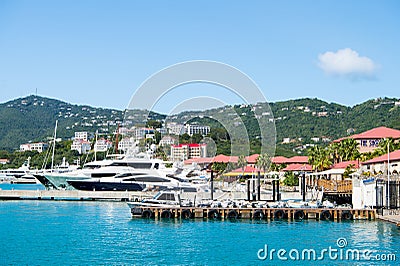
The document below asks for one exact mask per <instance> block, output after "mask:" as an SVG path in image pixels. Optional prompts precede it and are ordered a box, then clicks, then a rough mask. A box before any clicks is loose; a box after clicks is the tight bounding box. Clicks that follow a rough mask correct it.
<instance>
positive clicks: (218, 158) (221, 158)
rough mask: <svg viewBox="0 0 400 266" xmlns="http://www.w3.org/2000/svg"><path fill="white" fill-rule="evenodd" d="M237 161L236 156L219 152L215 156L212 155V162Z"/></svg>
mask: <svg viewBox="0 0 400 266" xmlns="http://www.w3.org/2000/svg"><path fill="white" fill-rule="evenodd" d="M237 161H238V157H237V156H226V155H223V154H219V155H217V156H215V157H214V159H213V162H217V163H229V162H232V163H237Z"/></svg>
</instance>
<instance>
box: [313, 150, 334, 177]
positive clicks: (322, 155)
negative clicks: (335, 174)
mask: <svg viewBox="0 0 400 266" xmlns="http://www.w3.org/2000/svg"><path fill="white" fill-rule="evenodd" d="M308 162H309V164H311V165H312V167H313V169H314V170H316V171H323V170H325V169H328V168H329V167H330V166H331V165H332V160H331V157H330V152H329V149H327V148H321V147H320V146H318V145H315V146H314V147H311V148H310V149H309V150H308Z"/></svg>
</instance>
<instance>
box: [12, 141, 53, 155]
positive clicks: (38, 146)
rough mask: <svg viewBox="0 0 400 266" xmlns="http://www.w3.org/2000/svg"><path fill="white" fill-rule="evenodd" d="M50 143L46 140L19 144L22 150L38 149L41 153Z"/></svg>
mask: <svg viewBox="0 0 400 266" xmlns="http://www.w3.org/2000/svg"><path fill="white" fill-rule="evenodd" d="M48 147H49V144H47V143H44V142H36V143H26V144H21V145H20V146H19V150H20V151H37V152H39V153H41V152H43V151H45V150H47V148H48Z"/></svg>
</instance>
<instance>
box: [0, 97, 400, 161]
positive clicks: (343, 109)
mask: <svg viewBox="0 0 400 266" xmlns="http://www.w3.org/2000/svg"><path fill="white" fill-rule="evenodd" d="M263 105H266V103H258V104H257V105H244V104H243V105H235V106H229V107H228V106H226V107H221V108H216V109H210V110H205V111H190V112H189V111H188V112H182V113H179V114H176V115H172V116H167V118H166V116H165V115H162V114H157V113H153V112H152V113H151V119H156V120H164V119H165V118H166V119H167V121H170V122H177V123H184V122H188V121H192V122H195V121H197V122H199V123H203V124H205V125H210V126H211V128H213V127H214V128H215V127H221V124H220V123H219V122H218V121H216V120H215V118H216V117H218V116H222V115H223V114H224V112H226V111H227V110H229V111H231V112H232V111H233V112H235V113H236V114H237V115H236V116H237V117H236V118H235V119H237V120H235V121H236V122H237V121H240V123H243V124H244V125H245V126H246V128H247V131H248V134H249V137H250V138H251V139H252V140H253V139H259V137H260V136H259V135H260V130H259V127H258V123H257V120H256V119H255V118H254V113H252V112H253V111H254V110H255V108H257V107H262V106H263ZM269 106H270V109H271V111H272V114H269V113H268V114H267V115H268V116H269V119H272V120H271V121H273V122H275V126H276V133H277V138H276V142H277V144H278V147H277V151H278V153H279V154H281V155H290V153H293V151H296V152H302V151H304V149H305V147H306V145H307V144H313V143H318V142H329V140H333V139H336V138H339V137H343V136H346V135H348V134H353V133H359V132H362V131H365V130H368V129H371V128H374V127H378V126H387V127H391V128H397V129H400V100H399V99H391V98H378V99H373V100H368V101H366V102H364V103H361V104H358V105H356V106H353V107H348V106H343V105H339V104H336V103H327V102H325V101H322V100H319V99H310V98H305V99H298V100H289V101H281V102H275V103H269ZM147 113H148V112H147V111H145V110H137V111H135V112H134V115H132V116H130V117H131V118H130V120H131V122H133V123H135V124H140V123H142V124H143V125H144V124H146V115H147ZM210 118H211V119H210ZM212 118H214V119H212ZM56 120H58V130H57V136H58V137H60V138H63V139H68V138H72V137H73V136H74V132H75V131H88V132H91V133H94V132H95V131H96V130H99V132H101V133H105V134H111V133H112V132H113V131H115V128H116V126H117V123H122V122H123V121H124V111H121V110H112V109H104V108H94V107H90V106H83V105H74V104H69V103H66V102H62V101H59V100H56V99H49V98H44V97H40V96H33V95H32V96H28V97H25V98H20V99H15V100H12V101H9V102H6V103H2V104H0V150H1V149H5V150H15V149H18V148H19V145H20V144H22V143H26V142H29V141H33V142H34V141H45V140H47V139H48V138H49V137H51V136H52V134H53V131H54V125H55V121H56ZM283 142H285V143H284V144H283Z"/></svg>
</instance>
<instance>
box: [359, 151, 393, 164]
mask: <svg viewBox="0 0 400 266" xmlns="http://www.w3.org/2000/svg"><path fill="white" fill-rule="evenodd" d="M387 161H388V155H387V154H384V155H382V156H379V157H376V158H374V159H371V160H368V161H366V162H363V163H362V164H372V163H383V162H387ZM389 161H390V162H392V161H400V150H397V151H392V152H391V153H389Z"/></svg>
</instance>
